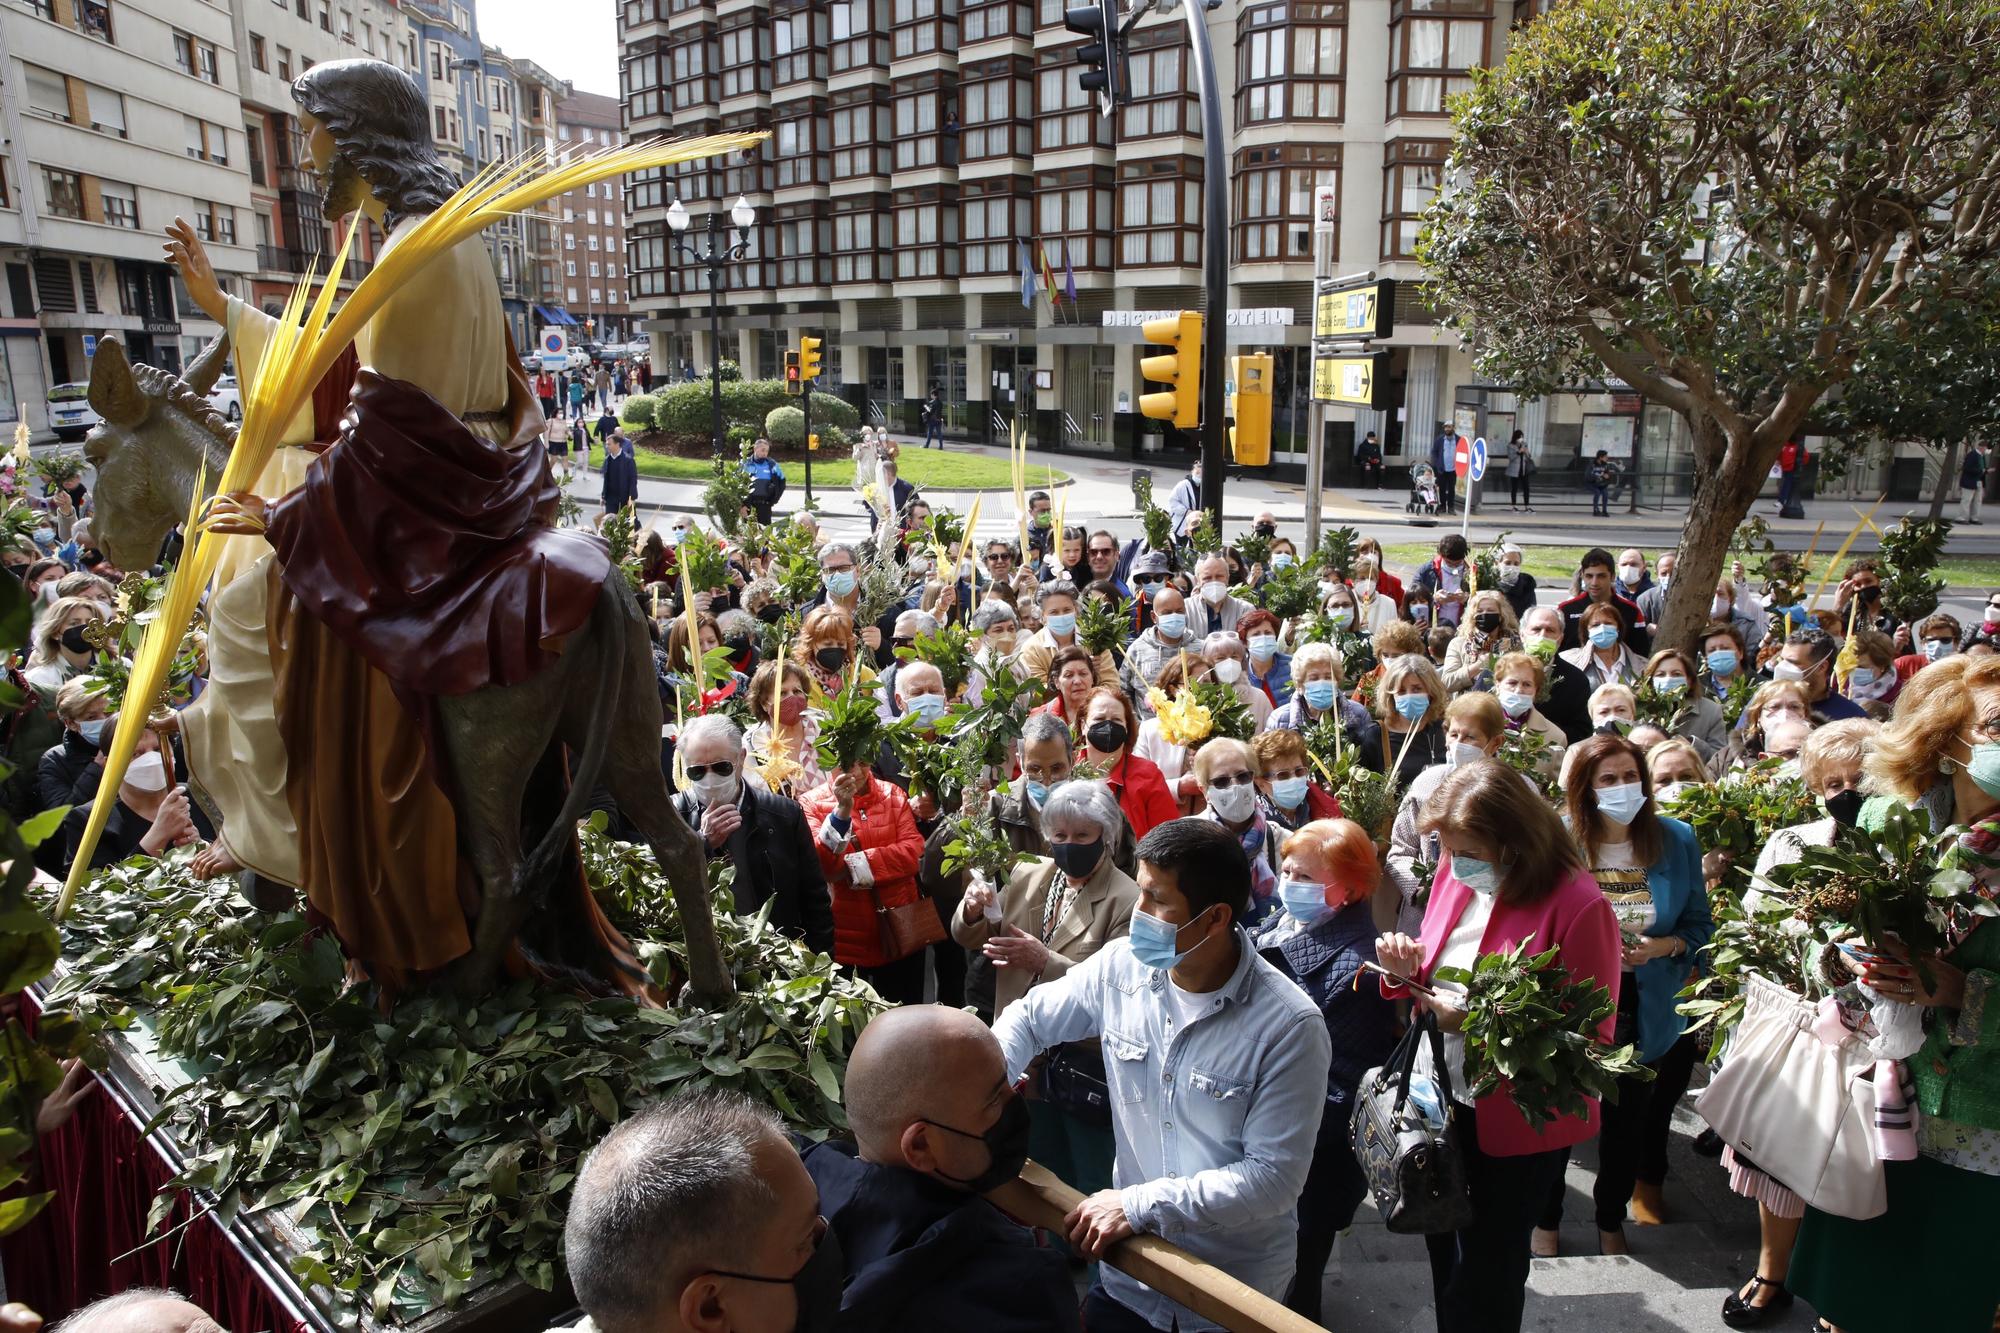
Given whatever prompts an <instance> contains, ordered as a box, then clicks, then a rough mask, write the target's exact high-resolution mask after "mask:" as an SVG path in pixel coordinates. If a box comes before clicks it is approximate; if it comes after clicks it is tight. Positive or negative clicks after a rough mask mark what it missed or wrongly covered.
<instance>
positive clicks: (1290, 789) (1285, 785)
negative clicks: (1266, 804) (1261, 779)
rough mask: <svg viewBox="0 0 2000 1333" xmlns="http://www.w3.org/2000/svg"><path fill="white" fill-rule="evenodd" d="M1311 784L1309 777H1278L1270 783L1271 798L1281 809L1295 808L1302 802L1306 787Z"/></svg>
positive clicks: (1304, 797)
mask: <svg viewBox="0 0 2000 1333" xmlns="http://www.w3.org/2000/svg"><path fill="white" fill-rule="evenodd" d="M1311 785H1312V779H1310V778H1304V777H1298V778H1279V779H1278V780H1277V781H1275V782H1273V783H1272V784H1271V799H1272V800H1273V801H1275V802H1277V804H1278V808H1279V809H1281V810H1296V809H1298V808H1299V806H1300V805H1301V804H1303V803H1304V801H1305V799H1306V788H1307V787H1309V786H1311Z"/></svg>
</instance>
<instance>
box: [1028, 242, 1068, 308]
mask: <svg viewBox="0 0 2000 1333" xmlns="http://www.w3.org/2000/svg"><path fill="white" fill-rule="evenodd" d="M1035 250H1036V251H1037V253H1039V254H1040V255H1041V257H1042V281H1043V283H1045V284H1046V285H1047V286H1048V289H1049V304H1050V305H1052V306H1060V305H1061V304H1062V295H1061V293H1060V292H1058V291H1057V290H1056V274H1055V270H1054V269H1052V268H1050V267H1049V247H1048V246H1047V244H1045V243H1044V242H1041V241H1036V242H1035Z"/></svg>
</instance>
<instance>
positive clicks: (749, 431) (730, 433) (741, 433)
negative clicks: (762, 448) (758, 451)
mask: <svg viewBox="0 0 2000 1333" xmlns="http://www.w3.org/2000/svg"><path fill="white" fill-rule="evenodd" d="M722 438H723V439H724V440H725V441H727V442H728V445H729V447H730V448H731V449H733V450H740V449H741V448H742V447H743V446H744V445H746V444H754V443H756V441H757V428H756V427H755V426H745V425H742V424H741V423H738V424H737V425H733V426H731V427H730V428H729V429H728V430H727V431H725V432H724V433H723V437H722Z"/></svg>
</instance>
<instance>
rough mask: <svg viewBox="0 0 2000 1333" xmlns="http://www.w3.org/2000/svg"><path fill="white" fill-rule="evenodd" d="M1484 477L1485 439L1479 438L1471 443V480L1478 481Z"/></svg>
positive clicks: (1483, 437)
mask: <svg viewBox="0 0 2000 1333" xmlns="http://www.w3.org/2000/svg"><path fill="white" fill-rule="evenodd" d="M1485 475H1486V437H1485V436H1483V435H1482V436H1480V437H1479V438H1478V439H1476V440H1474V441H1473V442H1472V479H1473V480H1474V481H1478V480H1479V479H1480V478H1481V477H1483V476H1485Z"/></svg>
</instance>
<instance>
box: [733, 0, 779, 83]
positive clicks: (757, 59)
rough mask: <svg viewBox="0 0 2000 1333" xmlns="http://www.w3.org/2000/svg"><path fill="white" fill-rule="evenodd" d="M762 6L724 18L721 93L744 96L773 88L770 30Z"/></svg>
mask: <svg viewBox="0 0 2000 1333" xmlns="http://www.w3.org/2000/svg"><path fill="white" fill-rule="evenodd" d="M763 15H764V11H763V10H762V9H759V8H752V9H745V10H739V11H738V12H736V13H734V14H731V15H730V16H729V17H728V18H727V19H725V20H723V22H724V24H725V25H726V26H725V27H724V28H723V29H722V34H721V37H720V45H721V62H722V95H723V96H724V97H741V96H743V95H744V94H745V93H768V92H770V91H771V40H770V35H769V33H770V30H769V29H767V28H766V27H765V26H764V24H763V22H762V19H763Z"/></svg>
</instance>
